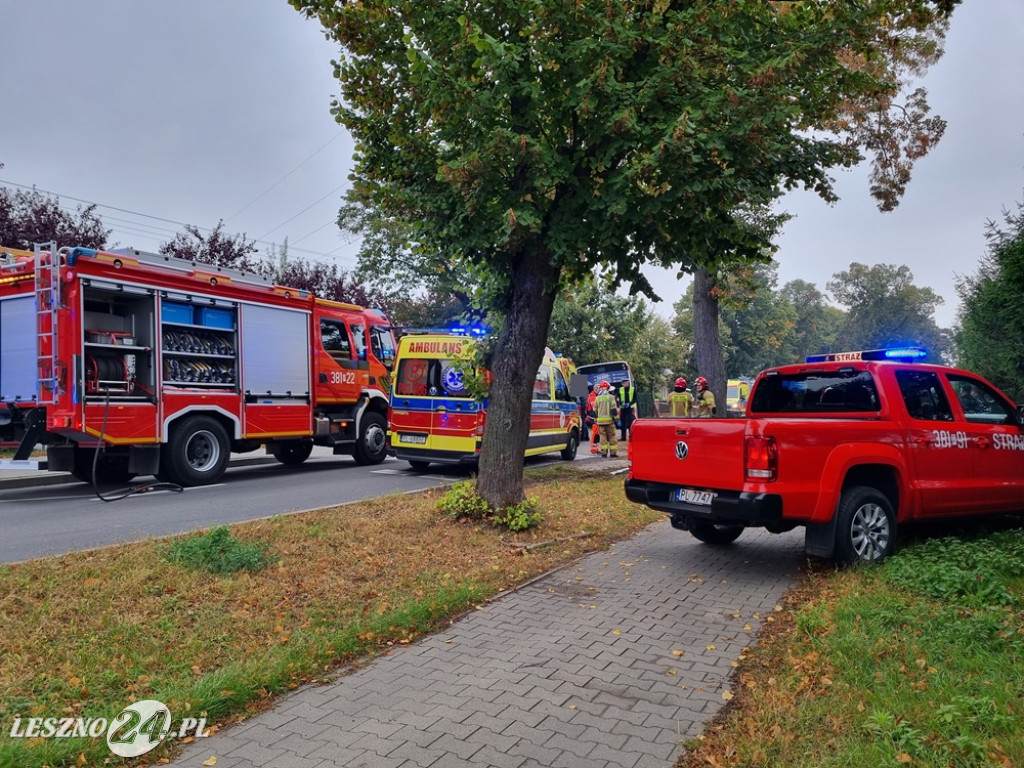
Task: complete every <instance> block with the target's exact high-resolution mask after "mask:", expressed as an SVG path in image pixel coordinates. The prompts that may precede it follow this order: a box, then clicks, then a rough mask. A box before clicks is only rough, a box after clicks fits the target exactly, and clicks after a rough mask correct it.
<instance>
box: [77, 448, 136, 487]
mask: <svg viewBox="0 0 1024 768" xmlns="http://www.w3.org/2000/svg"><path fill="white" fill-rule="evenodd" d="M95 455H96V449H95V448H77V447H76V448H75V464H74V468H73V469H72V470H71V474H72V475H74V476H75V477H76V478H78V479H79V480H81V481H82V482H83V483H92V463H93V457H94V456H95ZM133 477H135V473H134V472H129V471H128V457H127V456H107V455H105V454H100V460H99V463H98V464H97V465H96V482H97V483H98V484H99V485H112V484H116V483H127V482H128V481H129V480H131V479H132V478H133Z"/></svg>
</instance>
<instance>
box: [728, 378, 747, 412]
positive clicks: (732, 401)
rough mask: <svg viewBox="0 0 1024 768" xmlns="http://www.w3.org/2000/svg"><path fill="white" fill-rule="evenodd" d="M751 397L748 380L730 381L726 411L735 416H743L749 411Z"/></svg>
mask: <svg viewBox="0 0 1024 768" xmlns="http://www.w3.org/2000/svg"><path fill="white" fill-rule="evenodd" d="M749 396H750V382H749V381H747V380H746V379H729V381H728V382H727V383H726V390H725V410H727V411H728V412H729V414H730V415H733V416H742V415H743V414H744V413H745V412H746V410H747V398H748V397H749Z"/></svg>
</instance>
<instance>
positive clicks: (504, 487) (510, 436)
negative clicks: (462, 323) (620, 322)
mask: <svg viewBox="0 0 1024 768" xmlns="http://www.w3.org/2000/svg"><path fill="white" fill-rule="evenodd" d="M557 284H558V270H557V269H555V268H554V267H552V266H551V264H550V262H549V260H548V258H547V256H546V252H545V250H544V248H543V247H542V246H541V245H540V244H539V243H538V242H536V241H530V242H528V243H526V244H525V245H524V248H523V250H522V251H520V253H519V255H517V256H516V258H515V260H514V262H513V265H512V271H511V285H510V286H509V293H508V297H507V301H506V302H505V307H504V309H505V325H504V326H503V327H502V329H501V331H500V332H499V334H498V338H497V340H496V342H495V346H494V351H493V353H492V358H491V361H490V364H489V366H488V367H489V369H490V371H491V375H492V377H493V378H492V381H491V391H490V400H489V403H488V406H487V425H486V429H485V431H484V438H483V445H482V446H481V449H480V475H479V477H478V478H477V483H476V489H477V493H479V494H480V496H482V497H483V498H484V499H485V500H486V501H487V502H488V503H489V504H490V505H491V506H492V507H493V508H494V509H495V510H503V509H506V508H507V507H509V506H511V505H513V504H518V503H520V502H521V501H522V500H523V499H524V498H525V496H524V494H523V454H524V452H525V451H526V440H527V437H528V436H529V432H530V405H531V401H532V399H533V383H534V379H535V378H536V375H537V369H538V368H539V367H540V364H541V360H542V359H543V357H544V347H545V345H546V343H547V335H548V326H549V324H550V322H551V309H552V307H554V304H555V293H556V290H557Z"/></svg>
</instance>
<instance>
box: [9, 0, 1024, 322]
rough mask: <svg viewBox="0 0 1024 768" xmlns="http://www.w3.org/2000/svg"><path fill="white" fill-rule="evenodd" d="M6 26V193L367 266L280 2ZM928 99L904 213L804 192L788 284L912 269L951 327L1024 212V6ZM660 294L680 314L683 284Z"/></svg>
mask: <svg viewBox="0 0 1024 768" xmlns="http://www.w3.org/2000/svg"><path fill="white" fill-rule="evenodd" d="M0 28H3V29H4V32H5V34H4V41H3V48H2V51H3V58H4V62H3V65H2V66H0V163H3V165H4V167H3V168H2V169H0V181H2V182H3V183H4V184H6V185H8V186H10V185H23V186H25V187H31V186H33V185H34V186H36V187H38V188H39V189H41V190H44V191H47V192H52V193H55V194H58V195H59V196H60V197H61V201H62V203H64V204H65V205H66V206H70V207H74V206H76V205H78V204H79V203H80V201H84V202H89V203H97V204H98V205H99V206H100V207H99V209H98V213H99V214H100V216H101V218H102V219H103V221H104V223H105V224H106V225H107V226H108V227H111V228H113V230H114V232H113V234H112V236H111V239H112V241H113V243H112V245H116V246H133V247H135V248H139V249H141V250H150V251H155V250H156V249H157V248H158V247H159V246H160V244H161V243H163V242H166V241H168V240H170V239H171V238H172V237H173V235H174V233H175V232H177V231H180V230H181V228H182V225H183V224H185V223H189V224H194V225H196V226H198V227H200V228H204V229H209V228H212V227H214V226H215V225H216V224H217V222H218V220H220V219H223V220H224V222H225V227H226V229H227V231H228V232H229V233H238V232H244V233H245V234H246V235H247V236H248V237H249V238H250V239H255V240H259V241H261V243H281V242H282V241H283V240H284V238H285V237H287V238H288V240H289V244H290V248H291V251H292V252H293V253H295V254H297V255H301V256H305V257H317V258H324V257H327V258H330V259H332V260H337V261H338V263H339V265H340V266H342V267H343V268H346V269H351V268H352V267H353V266H354V265H355V252H356V244H355V243H353V242H351V241H349V240H347V239H346V238H345V237H344V236H343V235H342V234H341V233H340V232H339V231H338V230H337V228H336V227H335V226H334V224H333V222H334V218H335V215H336V212H337V209H338V206H339V201H340V197H341V195H342V194H343V193H344V190H345V189H346V188H347V185H348V173H349V170H350V167H351V156H352V142H351V140H350V139H349V137H348V136H347V135H346V134H345V132H344V129H343V128H341V127H340V126H338V125H337V124H336V123H335V122H334V120H333V117H332V116H331V114H330V111H329V107H330V102H331V99H332V97H333V96H334V95H336V94H337V93H338V91H339V89H338V85H337V83H336V81H335V80H334V79H333V77H332V68H331V64H330V61H331V59H332V58H334V57H335V56H336V49H335V47H334V46H333V45H332V44H330V43H328V42H327V41H326V40H325V39H324V37H323V34H322V32H321V30H320V28H319V27H318V26H317V24H315V23H314V22H312V21H307V20H306V19H305V18H303V17H302V16H301V15H300V14H299V13H298V12H296V11H295V10H294V9H292V8H291V6H289V5H288V4H287V2H285V0H175V1H174V2H156V1H155V0H89V1H88V2H81V1H80V0H79V1H76V0H31V1H29V0H0ZM924 85H925V86H926V87H927V88H928V90H929V92H930V98H931V103H932V105H933V108H934V111H935V113H937V114H940V115H942V116H943V117H945V118H946V119H947V120H948V122H949V127H948V128H947V131H946V136H945V137H944V138H943V140H942V142H941V143H940V144H939V145H938V147H936V148H935V149H934V150H933V152H932V153H931V155H929V156H928V157H926V158H924V160H922V161H919V163H918V165H917V167H916V169H915V171H914V177H913V180H912V181H911V183H910V186H909V188H908V191H907V195H906V197H905V199H904V201H903V203H902V204H901V206H900V207H899V208H898V209H897V210H896V211H895V212H894V213H889V214H882V213H879V212H878V211H877V209H876V207H875V205H874V203H873V202H872V200H871V199H870V197H869V195H868V185H867V173H866V169H857V170H854V171H850V172H843V173H840V174H839V185H838V191H839V193H840V196H841V197H842V200H841V201H840V202H839V203H838V204H837V205H835V206H832V207H829V206H827V205H826V204H824V203H823V202H821V201H820V200H819V199H818V198H817V197H815V196H813V195H810V194H806V193H797V194H793V195H790V196H789V197H787V198H786V199H785V201H784V207H785V208H786V209H787V210H789V211H790V212H792V213H794V214H796V216H797V218H796V219H795V220H794V221H791V222H790V223H789V224H787V225H786V229H785V232H784V234H783V236H782V238H781V239H780V246H781V248H780V251H779V254H778V261H779V264H780V278H781V280H782V282H786V281H788V280H793V279H796V278H801V279H804V280H808V281H810V282H812V283H815V284H817V285H818V286H819V288H821V289H822V290H824V289H825V283H826V282H827V281H828V280H829V279H830V278H831V276H832V275H833V274H834V273H835V272H838V271H840V270H844V269H846V268H848V267H849V265H850V263H851V262H854V261H859V262H861V263H866V264H869V265H870V264H878V263H888V264H906V265H907V266H909V267H910V269H911V271H912V272H913V273H914V277H915V282H916V283H917V285H920V286H929V287H931V288H932V289H933V290H935V291H936V292H937V293H938V294H940V295H941V296H943V297H944V298H945V300H946V303H945V304H944V305H943V306H942V307H941V308H940V309H939V311H938V312H937V314H936V319H937V320H938V322H939V324H940V325H943V326H948V325H950V324H952V323H953V321H954V318H955V314H956V310H957V299H956V294H955V290H954V283H955V279H956V277H957V276H959V275H966V274H970V273H972V272H973V271H974V270H975V269H976V267H977V263H978V259H979V257H980V256H981V255H982V254H983V253H984V252H985V239H984V225H985V222H986V221H987V220H989V219H1000V217H1001V211H1002V210H1003V209H1004V208H1010V207H1013V206H1014V205H1015V204H1016V203H1017V202H1018V201H1020V200H1022V199H1024V0H966V2H965V3H964V5H963V6H961V7H959V8H958V9H957V10H956V12H955V14H954V17H953V23H952V28H951V31H950V34H949V38H948V41H947V46H946V55H945V57H944V58H943V59H942V61H941V62H940V63H939V64H938V65H936V66H935V67H934V68H933V69H932V71H931V72H930V73H929V75H928V77H927V78H926V80H925V82H924ZM15 188H17V187H15ZM654 279H655V288H656V289H657V290H658V291H659V292H660V293H661V294H662V298H663V299H665V302H664V303H663V304H661V305H659V306H658V310H659V312H660V313H662V314H664V315H666V316H668V315H669V314H670V313H671V303H672V302H674V301H676V300H677V299H678V298H679V296H680V295H681V293H682V291H683V289H684V288H685V284H684V283H681V282H678V281H676V280H675V278H674V276H673V275H669V274H658V275H656V276H655V277H654Z"/></svg>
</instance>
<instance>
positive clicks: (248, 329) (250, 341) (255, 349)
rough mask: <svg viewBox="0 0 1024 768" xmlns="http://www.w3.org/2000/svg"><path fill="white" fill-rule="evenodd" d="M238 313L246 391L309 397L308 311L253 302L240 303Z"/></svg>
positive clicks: (243, 383)
mask: <svg viewBox="0 0 1024 768" xmlns="http://www.w3.org/2000/svg"><path fill="white" fill-rule="evenodd" d="M238 314H239V322H240V327H241V336H242V358H241V366H242V385H243V386H244V387H245V391H246V392H251V393H252V394H254V395H268V394H269V395H272V396H274V397H295V398H307V397H309V395H310V389H309V388H310V355H309V314H308V313H307V312H303V311H298V310H294V309H284V308H281V307H265V306H259V305H256V304H243V305H242V306H241V307H240V308H239V313H238Z"/></svg>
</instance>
